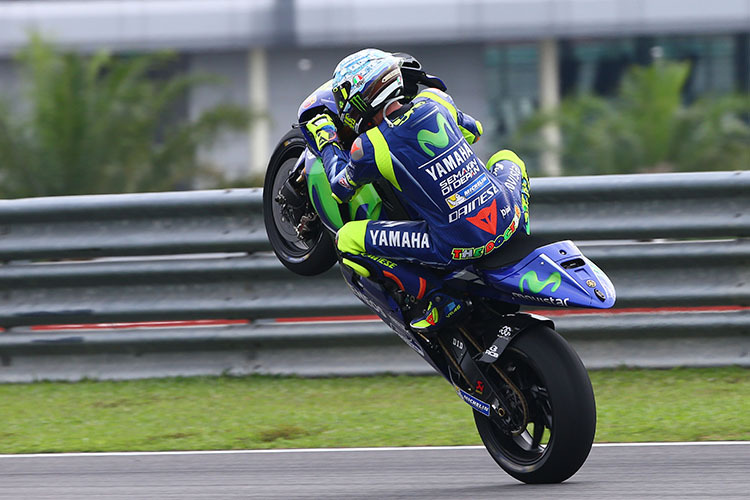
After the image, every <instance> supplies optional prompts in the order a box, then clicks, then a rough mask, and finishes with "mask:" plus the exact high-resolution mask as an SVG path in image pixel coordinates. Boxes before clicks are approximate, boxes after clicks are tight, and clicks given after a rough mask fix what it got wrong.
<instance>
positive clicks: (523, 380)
mask: <svg viewBox="0 0 750 500" xmlns="http://www.w3.org/2000/svg"><path fill="white" fill-rule="evenodd" d="M496 365H497V367H498V368H499V369H500V370H502V372H503V373H504V374H505V375H506V376H507V377H508V378H510V380H511V381H512V382H513V384H514V385H516V387H517V388H518V389H519V390H520V392H521V393H522V394H523V396H524V398H525V400H526V404H527V406H528V420H527V426H526V428H525V429H524V430H523V432H521V433H516V434H515V435H511V434H508V433H507V432H505V431H504V430H503V429H501V428H500V427H499V426H497V425H496V424H494V423H493V422H492V421H490V419H488V418H487V417H485V416H484V415H482V414H481V413H478V412H474V420H475V423H476V426H477V430H478V431H479V435H480V437H481V438H482V442H483V443H484V445H485V447H486V448H487V451H488V452H489V453H490V455H491V456H492V458H493V459H494V460H495V462H497V464H498V465H499V466H500V467H501V468H502V469H503V470H505V472H507V473H508V474H510V475H511V476H513V477H514V478H516V479H518V480H519V481H522V482H524V483H560V482H563V481H565V480H566V479H568V478H569V477H571V476H572V475H573V474H575V473H576V472H577V471H578V469H580V468H581V466H582V465H583V463H584V462H585V461H586V458H587V457H588V455H589V452H590V451H591V445H592V443H593V441H594V433H595V431H596V403H595V401H594V391H593V389H592V387H591V380H590V379H589V376H588V373H587V372H586V369H585V368H584V366H583V363H582V362H581V360H580V358H579V357H578V355H577V354H576V352H575V351H574V350H573V348H572V347H570V345H569V344H568V343H567V342H566V341H565V340H564V339H563V338H562V337H561V336H560V335H559V334H558V333H557V332H555V331H554V330H552V329H551V328H548V327H546V326H541V325H540V326H537V327H535V328H533V329H531V330H529V331H526V332H523V333H521V334H520V335H519V336H518V337H516V338H515V339H514V340H513V342H511V344H510V345H509V346H508V348H507V349H506V350H505V351H504V352H503V354H502V355H501V356H500V359H499V360H498V361H496ZM487 375H488V377H493V375H494V377H496V382H497V383H501V382H500V376H499V375H498V374H497V372H495V370H494V369H493V368H490V369H488V373H487Z"/></svg>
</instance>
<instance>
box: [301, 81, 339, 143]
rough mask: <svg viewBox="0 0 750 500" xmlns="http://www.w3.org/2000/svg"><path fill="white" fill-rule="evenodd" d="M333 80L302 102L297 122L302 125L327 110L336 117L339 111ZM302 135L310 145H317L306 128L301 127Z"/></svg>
mask: <svg viewBox="0 0 750 500" xmlns="http://www.w3.org/2000/svg"><path fill="white" fill-rule="evenodd" d="M332 82H333V80H328V81H327V82H326V83H324V84H323V85H321V86H320V87H318V88H317V89H315V92H313V93H312V94H310V95H309V96H308V97H307V99H305V100H304V101H302V104H301V105H300V107H299V109H298V110H297V121H298V122H299V123H300V124H302V123H304V122H306V121H307V120H309V119H310V118H312V117H313V116H315V115H317V114H319V113H322V112H323V111H324V110H323V109H322V108H325V109H327V110H328V111H330V112H331V114H332V116H336V115H337V113H338V111H337V109H336V101H335V100H334V99H333V91H332V90H331V85H332ZM300 130H301V131H302V134H303V135H304V136H305V140H307V143H308V144H312V145H313V146H314V145H315V140H314V139H313V138H312V137H311V136H310V133H309V132H308V131H307V128H306V127H304V126H303V127H300Z"/></svg>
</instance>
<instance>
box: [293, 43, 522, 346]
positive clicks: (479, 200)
mask: <svg viewBox="0 0 750 500" xmlns="http://www.w3.org/2000/svg"><path fill="white" fill-rule="evenodd" d="M400 64H401V59H399V58H398V57H396V56H394V55H392V54H390V53H387V52H383V51H380V50H377V49H364V50H361V51H359V52H356V53H354V54H351V55H350V56H348V57H346V58H344V59H343V60H342V61H341V62H340V63H339V64H338V66H337V67H336V70H335V72H334V76H333V95H334V98H335V100H336V106H337V109H338V114H339V118H340V119H341V121H342V122H343V123H344V124H345V125H346V126H348V127H349V128H351V129H352V130H353V131H354V132H355V133H356V134H359V135H358V136H357V138H356V139H355V140H354V142H353V144H352V146H351V149H350V151H349V152H345V151H343V150H342V149H341V145H340V144H339V142H338V135H337V131H336V127H335V124H334V123H333V120H332V119H331V117H330V116H328V115H326V114H320V115H317V116H315V117H314V118H312V119H311V120H310V121H309V122H308V123H307V124H306V128H307V130H308V131H309V132H310V134H312V136H313V137H314V138H315V141H316V145H317V147H318V150H319V153H320V155H321V157H322V159H323V165H324V168H325V170H326V174H327V175H328V179H329V180H330V181H331V188H332V191H333V197H334V198H335V199H336V201H338V202H339V203H343V202H346V201H348V200H349V199H350V198H351V197H352V196H354V194H355V193H356V191H357V189H358V188H360V187H361V186H363V185H365V184H367V183H370V182H373V181H374V180H376V179H378V178H384V179H386V180H387V181H388V182H389V183H390V184H391V185H392V187H393V191H394V193H395V196H396V198H397V199H398V200H399V201H400V202H401V205H403V207H404V208H405V209H406V211H407V212H408V214H409V216H410V218H411V219H412V220H405V221H387V220H355V221H351V222H348V223H346V224H345V225H344V226H343V227H342V228H341V229H340V230H339V231H338V233H337V235H336V246H337V248H338V250H339V252H340V253H341V255H342V262H343V264H344V265H347V266H349V267H350V268H352V269H353V270H354V271H355V272H357V273H359V274H360V275H363V276H365V277H371V278H375V279H379V280H381V281H383V280H390V281H392V282H393V283H395V285H396V286H397V287H398V288H399V289H401V290H403V291H404V292H405V293H406V294H408V295H409V296H411V297H413V298H414V299H415V300H421V301H423V303H424V304H426V306H425V307H424V310H423V311H422V314H421V315H418V316H417V317H416V318H414V319H413V320H412V321H411V322H410V326H411V328H412V329H413V330H415V331H417V332H420V333H426V332H430V331H433V330H436V329H437V328H439V327H441V326H443V325H444V324H445V323H446V322H449V321H453V320H455V319H457V318H458V317H459V316H460V315H461V314H462V312H463V311H465V310H466V305H465V304H464V303H463V301H462V300H461V298H460V297H453V296H450V295H447V294H446V293H445V292H444V291H442V290H441V289H440V288H439V283H440V280H439V279H438V278H437V277H436V274H435V273H434V272H433V271H432V270H430V269H429V268H427V267H425V266H423V265H422V264H428V265H430V266H435V267H443V268H447V269H450V268H455V267H460V266H465V265H466V263H467V262H466V261H467V260H471V259H478V258H480V257H483V256H484V255H487V254H489V253H490V252H492V251H494V250H495V249H496V248H497V247H499V246H501V245H502V244H503V243H505V242H506V241H507V240H508V239H509V238H510V237H511V236H512V235H513V234H514V233H515V232H516V230H517V229H518V227H519V226H520V225H523V226H524V229H525V231H526V232H527V233H528V231H529V228H528V200H529V183H528V177H527V174H526V167H525V165H524V162H523V161H522V160H521V159H520V158H519V157H518V156H517V155H516V154H515V153H513V152H512V151H509V150H502V151H498V152H497V153H495V154H494V155H493V156H492V157H491V158H490V160H489V161H488V162H487V166H486V168H485V166H484V165H483V164H482V162H481V161H480V160H479V158H477V156H476V155H475V154H474V152H473V150H472V149H471V147H470V144H473V143H475V142H476V141H477V140H478V139H479V137H480V136H481V135H482V125H481V123H480V122H479V121H478V120H475V119H474V118H472V117H471V116H469V115H468V114H466V113H463V112H461V111H460V110H459V109H458V108H457V107H456V106H455V104H454V103H453V99H452V98H451V97H450V96H449V95H448V94H446V93H444V92H442V91H440V90H438V89H435V88H430V89H426V90H424V91H422V92H421V93H419V94H418V95H417V96H416V97H414V98H413V99H412V100H411V101H409V100H407V99H405V98H404V96H403V90H404V86H403V80H402V75H401V70H400ZM391 259H393V260H391Z"/></svg>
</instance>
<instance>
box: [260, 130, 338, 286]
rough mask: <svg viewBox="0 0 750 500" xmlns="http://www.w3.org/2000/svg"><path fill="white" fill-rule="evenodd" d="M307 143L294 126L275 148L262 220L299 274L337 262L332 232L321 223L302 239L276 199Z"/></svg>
mask: <svg viewBox="0 0 750 500" xmlns="http://www.w3.org/2000/svg"><path fill="white" fill-rule="evenodd" d="M305 147H306V143H305V138H304V137H303V136H302V132H300V131H299V130H295V129H293V130H290V131H289V132H288V133H287V134H286V135H285V136H284V137H282V138H281V140H280V141H279V143H278V145H277V146H276V149H274V151H273V154H272V155H271V159H270V161H269V162H268V168H267V170H266V178H265V182H264V183H263V222H264V223H265V225H266V233H267V234H268V239H269V240H270V242H271V247H272V248H273V251H274V253H275V254H276V256H277V257H278V258H279V260H280V261H281V263H282V264H284V266H286V268H287V269H289V270H290V271H293V272H295V273H297V274H301V275H303V276H315V275H317V274H321V273H324V272H325V271H327V270H329V269H330V268H331V266H333V264H334V263H335V262H336V250H335V248H334V245H333V239H332V238H331V235H330V234H329V233H328V231H327V230H326V229H325V228H324V227H323V225H322V224H321V225H320V230H319V231H318V232H317V233H316V234H314V235H312V236H311V237H310V238H307V239H304V240H303V239H300V238H299V237H298V236H297V233H296V232H295V230H294V224H293V223H292V222H290V221H288V220H284V218H283V217H282V215H281V207H280V205H279V204H278V203H277V202H276V201H275V200H274V198H276V195H277V194H278V193H279V190H280V189H281V186H282V185H283V184H284V182H286V180H287V179H288V178H289V173H290V172H291V171H292V169H293V168H294V165H295V163H296V162H297V160H298V159H299V157H300V155H301V154H302V153H303V152H304V150H305Z"/></svg>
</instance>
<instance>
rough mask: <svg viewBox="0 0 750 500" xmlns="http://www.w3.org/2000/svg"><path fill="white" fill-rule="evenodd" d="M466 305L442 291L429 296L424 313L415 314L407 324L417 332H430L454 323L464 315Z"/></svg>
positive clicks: (466, 308)
mask: <svg viewBox="0 0 750 500" xmlns="http://www.w3.org/2000/svg"><path fill="white" fill-rule="evenodd" d="M467 310H468V307H467V305H466V303H465V302H464V301H463V300H461V299H457V298H455V297H451V296H450V295H447V294H445V293H442V292H435V293H433V294H431V295H430V296H429V299H428V300H427V306H426V307H425V310H424V313H423V314H421V315H420V316H417V317H416V318H414V319H413V320H411V322H410V323H409V326H410V327H411V328H412V330H414V331H415V332H418V333H430V332H434V331H437V330H438V329H440V328H442V327H444V326H446V325H449V324H452V323H455V322H456V321H458V320H459V319H460V318H462V317H463V316H464V314H465V313H466V312H467Z"/></svg>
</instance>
